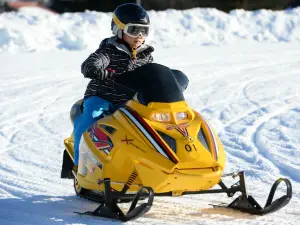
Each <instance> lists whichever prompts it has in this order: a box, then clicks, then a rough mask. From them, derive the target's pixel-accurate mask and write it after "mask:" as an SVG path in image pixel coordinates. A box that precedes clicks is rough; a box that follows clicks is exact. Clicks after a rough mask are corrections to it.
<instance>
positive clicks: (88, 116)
mask: <svg viewBox="0 0 300 225" xmlns="http://www.w3.org/2000/svg"><path fill="white" fill-rule="evenodd" d="M115 109H116V106H114V105H113V104H112V103H110V102H109V101H107V100H104V99H102V98H99V97H97V96H92V97H89V98H87V99H85V100H84V101H83V114H82V115H81V116H80V117H78V118H77V119H76V120H75V121H74V164H75V165H76V166H78V161H79V143H80V139H81V136H82V134H83V133H84V132H85V131H86V130H87V129H88V128H89V127H90V126H91V125H92V124H93V123H95V122H96V121H97V120H99V117H100V116H101V115H102V116H105V115H107V114H110V113H112V111H114V110H115Z"/></svg>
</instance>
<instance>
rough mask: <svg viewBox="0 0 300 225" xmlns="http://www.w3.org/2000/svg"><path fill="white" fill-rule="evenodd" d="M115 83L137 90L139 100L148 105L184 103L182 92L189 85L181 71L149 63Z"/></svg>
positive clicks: (117, 79) (120, 77)
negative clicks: (150, 103)
mask: <svg viewBox="0 0 300 225" xmlns="http://www.w3.org/2000/svg"><path fill="white" fill-rule="evenodd" d="M115 82H116V83H120V84H122V85H124V86H126V87H129V88H130V89H133V90H135V91H136V92H137V93H138V99H139V100H140V101H141V102H142V103H143V104H145V105H147V104H148V103H149V102H162V103H170V102H178V101H184V96H183V93H182V92H183V90H184V89H185V88H186V87H187V85H188V78H187V77H186V75H185V74H184V73H182V72H181V71H179V70H171V69H170V68H168V67H166V66H163V65H160V64H156V63H149V64H146V65H144V66H141V67H138V68H137V69H135V70H134V71H131V72H127V73H125V74H122V75H120V76H119V77H117V78H116V80H115Z"/></svg>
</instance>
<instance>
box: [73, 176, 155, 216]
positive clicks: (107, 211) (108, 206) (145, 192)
mask: <svg viewBox="0 0 300 225" xmlns="http://www.w3.org/2000/svg"><path fill="white" fill-rule="evenodd" d="M104 185H105V192H104V196H103V197H104V198H103V202H102V203H101V204H100V206H99V207H98V208H96V209H95V210H94V211H88V212H83V213H80V212H75V213H77V214H79V215H89V216H97V217H102V218H109V219H115V220H120V221H123V222H127V221H129V220H134V219H137V218H138V217H140V216H142V215H144V214H145V213H147V212H148V211H149V210H150V208H151V206H152V203H153V199H154V192H153V190H152V188H151V187H142V188H141V189H140V190H139V191H138V192H137V193H136V194H135V196H134V197H133V200H132V203H131V205H130V207H129V210H128V212H127V213H126V214H124V213H123V211H122V210H121V209H120V207H119V206H118V205H117V204H118V203H120V202H124V201H122V200H121V198H122V195H118V194H120V193H119V192H117V193H118V194H113V192H112V191H111V187H110V179H105V180H104ZM121 193H122V192H121ZM124 195H125V193H124ZM145 196H147V197H148V201H147V202H146V203H142V204H141V205H138V206H137V204H138V202H139V201H140V200H143V199H145ZM93 200H94V201H97V200H100V199H96V198H94V199H93Z"/></svg>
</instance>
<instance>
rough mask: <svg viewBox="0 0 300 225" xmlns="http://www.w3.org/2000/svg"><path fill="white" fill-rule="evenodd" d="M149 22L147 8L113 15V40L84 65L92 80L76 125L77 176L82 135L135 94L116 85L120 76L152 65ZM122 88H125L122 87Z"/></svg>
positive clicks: (129, 5)
mask: <svg viewBox="0 0 300 225" xmlns="http://www.w3.org/2000/svg"><path fill="white" fill-rule="evenodd" d="M149 28H150V20H149V16H148V14H147V12H146V10H145V9H144V8H142V7H141V6H139V5H137V4H133V3H127V4H122V5H120V6H118V7H117V8H116V10H115V11H114V13H113V15H112V23H111V30H112V32H113V34H114V36H113V37H110V38H106V39H104V40H103V41H102V42H101V44H100V46H99V48H98V49H97V50H96V51H95V52H94V53H92V54H91V55H90V56H89V57H88V58H87V59H86V60H85V61H84V62H83V64H82V65H81V72H82V74H83V75H84V77H86V78H90V79H92V80H91V81H90V82H89V84H88V86H87V89H86V92H85V94H84V102H83V115H82V116H80V117H79V118H77V119H76V120H75V121H74V164H75V166H74V172H75V173H77V168H78V158H79V142H80V138H81V136H82V134H83V132H84V131H85V130H86V129H87V128H88V127H90V126H91V125H92V124H93V123H94V122H96V121H97V118H99V116H101V115H102V116H103V115H104V114H105V113H107V112H110V111H111V110H113V109H116V108H117V107H118V106H120V105H122V104H124V103H125V102H126V101H128V100H130V99H132V97H133V96H134V94H135V92H134V91H133V90H131V89H127V88H125V87H124V86H119V85H115V84H114V79H115V78H116V77H117V76H122V74H123V73H124V72H127V71H132V70H134V69H136V68H137V67H139V66H142V65H144V64H147V63H151V62H152V61H153V57H152V56H151V53H152V52H153V51H154V49H153V47H151V46H148V45H146V44H145V37H147V36H148V34H149ZM121 85H122V84H121Z"/></svg>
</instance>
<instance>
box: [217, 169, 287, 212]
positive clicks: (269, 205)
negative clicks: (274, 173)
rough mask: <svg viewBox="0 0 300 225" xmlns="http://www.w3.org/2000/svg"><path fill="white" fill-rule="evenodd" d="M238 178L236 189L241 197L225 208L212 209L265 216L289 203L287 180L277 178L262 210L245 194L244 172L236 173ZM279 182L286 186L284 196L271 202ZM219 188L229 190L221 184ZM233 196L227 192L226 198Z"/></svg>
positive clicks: (224, 206) (222, 205)
mask: <svg viewBox="0 0 300 225" xmlns="http://www.w3.org/2000/svg"><path fill="white" fill-rule="evenodd" d="M238 176H239V178H240V180H239V182H238V185H237V187H238V189H239V191H240V192H241V193H242V195H240V196H239V197H238V198H236V199H235V200H234V201H233V202H232V203H230V204H229V205H227V206H226V205H224V204H220V205H213V206H214V207H219V208H220V207H221V208H231V209H234V210H239V211H241V212H245V213H249V214H253V215H265V214H268V213H273V212H276V211H278V210H279V209H281V208H283V207H284V206H286V205H287V204H288V203H289V201H290V200H291V198H292V184H291V182H290V181H289V180H288V179H283V178H279V179H278V180H276V181H275V183H274V184H273V186H272V188H271V190H270V193H269V196H268V199H267V202H266V204H265V207H264V208H263V207H261V206H260V204H259V203H258V202H257V201H256V200H255V199H254V198H253V197H252V196H251V195H248V194H247V190H246V183H245V176H244V172H240V173H238ZM281 182H284V183H285V184H286V188H287V189H286V195H283V196H282V197H280V198H278V199H276V200H275V201H273V198H274V195H275V192H276V190H277V187H278V185H279V184H280V183H281ZM220 186H221V187H222V188H223V189H224V190H230V189H227V187H226V186H225V185H224V184H223V183H220ZM233 194H234V193H232V192H228V197H230V196H233Z"/></svg>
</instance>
